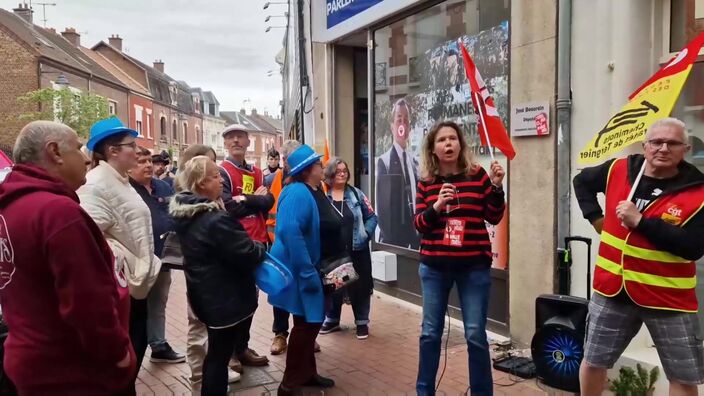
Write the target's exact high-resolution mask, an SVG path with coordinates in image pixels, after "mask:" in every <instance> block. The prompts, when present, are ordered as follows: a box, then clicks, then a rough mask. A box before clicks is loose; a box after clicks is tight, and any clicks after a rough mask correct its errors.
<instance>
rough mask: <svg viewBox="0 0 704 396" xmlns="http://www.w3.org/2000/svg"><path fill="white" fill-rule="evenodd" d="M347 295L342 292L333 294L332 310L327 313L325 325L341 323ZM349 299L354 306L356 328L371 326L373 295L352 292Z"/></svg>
mask: <svg viewBox="0 0 704 396" xmlns="http://www.w3.org/2000/svg"><path fill="white" fill-rule="evenodd" d="M345 293H346V291H344V290H341V291H339V292H335V293H333V294H332V304H331V306H330V309H328V310H326V311H325V323H328V324H330V323H334V324H339V323H340V316H341V314H342V304H343V300H344V297H345ZM349 297H350V303H351V305H352V312H353V313H354V324H355V325H356V326H361V325H367V324H369V310H370V306H371V298H372V295H371V294H369V293H368V292H366V293H364V292H358V291H357V290H350V291H349Z"/></svg>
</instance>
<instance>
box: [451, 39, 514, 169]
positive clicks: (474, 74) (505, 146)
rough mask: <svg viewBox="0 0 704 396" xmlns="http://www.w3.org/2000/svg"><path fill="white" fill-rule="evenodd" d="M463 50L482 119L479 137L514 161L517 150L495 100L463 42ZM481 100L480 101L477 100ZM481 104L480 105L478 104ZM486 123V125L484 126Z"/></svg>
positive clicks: (461, 45) (470, 83) (479, 120)
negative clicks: (497, 109)
mask: <svg viewBox="0 0 704 396" xmlns="http://www.w3.org/2000/svg"><path fill="white" fill-rule="evenodd" d="M459 44H460V48H461V49H462V58H464V71H465V73H467V79H468V80H469V86H470V88H471V89H472V104H473V105H474V111H475V112H476V113H477V115H479V112H480V111H481V114H482V115H483V118H484V120H483V121H482V119H481V118H482V117H479V118H478V119H477V131H478V132H479V137H480V138H481V139H482V145H484V146H489V142H487V135H488V136H489V140H491V146H493V147H496V148H498V149H499V150H501V152H502V153H504V155H506V157H508V159H510V160H511V159H513V158H514V157H515V156H516V150H514V148H513V144H511V139H510V138H509V137H508V133H507V132H506V127H504V123H503V122H501V117H500V116H499V112H498V111H496V107H495V106H494V99H493V98H492V97H491V96H490V95H489V90H488V89H487V88H486V84H484V80H482V76H481V75H480V74H479V70H477V67H476V66H475V65H474V62H472V58H471V57H470V56H469V53H468V52H467V49H466V48H465V47H464V44H463V43H462V42H460V43H459ZM476 99H479V100H476ZM477 102H479V103H477ZM484 123H486V125H484Z"/></svg>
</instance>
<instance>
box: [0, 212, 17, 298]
mask: <svg viewBox="0 0 704 396" xmlns="http://www.w3.org/2000/svg"><path fill="white" fill-rule="evenodd" d="M15 268H16V267H15V249H14V248H13V247H12V241H11V240H10V232H9V230H8V229H7V223H6V222H5V217H4V216H2V215H0V289H4V288H5V286H7V285H8V284H9V283H10V282H11V281H12V275H14V273H15Z"/></svg>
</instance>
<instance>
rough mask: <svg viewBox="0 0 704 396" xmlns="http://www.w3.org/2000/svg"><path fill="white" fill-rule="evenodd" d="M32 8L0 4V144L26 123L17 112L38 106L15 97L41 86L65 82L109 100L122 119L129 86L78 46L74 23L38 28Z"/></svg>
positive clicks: (126, 115) (125, 118)
mask: <svg viewBox="0 0 704 396" xmlns="http://www.w3.org/2000/svg"><path fill="white" fill-rule="evenodd" d="M32 13H33V11H32V10H31V9H29V8H28V7H27V6H26V5H20V6H19V7H18V8H16V9H14V13H11V12H9V11H6V10H3V9H0V69H2V70H3V73H2V75H0V91H1V92H2V95H0V125H2V126H3V128H2V129H0V144H2V145H5V146H9V145H12V144H14V141H15V138H16V136H17V133H18V132H19V130H20V129H21V128H22V126H24V124H25V123H26V121H23V120H20V119H19V116H20V115H21V114H22V113H26V112H30V111H37V110H38V108H37V107H35V106H34V105H32V106H30V105H26V106H21V105H20V104H18V102H17V98H18V97H19V96H22V95H24V94H26V93H27V92H30V91H34V90H37V89H43V88H58V87H60V86H66V85H67V87H68V89H71V90H74V91H76V92H80V91H87V92H92V93H94V94H97V95H100V96H102V97H105V98H106V99H108V101H110V102H111V103H113V104H114V105H113V106H111V107H110V110H111V112H112V114H114V115H116V116H117V117H119V118H120V119H121V120H122V121H123V122H124V123H127V122H128V119H129V112H128V108H127V105H126V104H127V102H128V92H129V89H128V88H127V87H126V86H125V85H124V84H123V83H122V82H121V81H120V80H118V79H117V78H115V77H114V76H113V75H112V74H111V73H109V72H108V71H106V70H105V69H104V68H103V67H101V66H100V65H99V64H98V63H96V62H95V61H94V60H93V59H92V58H91V57H88V56H86V55H85V54H84V53H83V52H82V51H81V50H80V49H79V46H80V35H79V34H78V33H76V32H75V30H74V29H67V30H66V31H65V32H64V35H63V36H62V35H60V34H57V33H56V32H55V31H53V30H50V29H43V28H41V27H39V26H36V25H34V24H33V19H32ZM57 82H61V83H62V84H61V85H59V84H57ZM66 83H67V84H66Z"/></svg>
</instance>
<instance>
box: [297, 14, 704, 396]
mask: <svg viewBox="0 0 704 396" xmlns="http://www.w3.org/2000/svg"><path fill="white" fill-rule="evenodd" d="M329 3H331V2H330V1H326V0H312V1H311V2H310V6H309V7H307V8H306V7H303V8H300V7H298V8H297V6H300V2H297V1H290V2H289V7H290V13H289V15H290V17H289V29H288V30H287V33H286V34H287V40H286V41H285V43H287V46H286V48H285V52H286V54H287V57H288V59H295V61H290V62H289V64H288V67H287V66H285V67H284V131H286V132H288V131H290V130H292V129H295V128H294V127H295V126H296V125H298V124H296V123H295V122H294V120H295V117H293V115H295V110H297V109H304V111H303V113H304V114H311V115H313V117H311V119H310V122H308V123H306V122H304V123H303V132H302V133H299V134H298V135H297V136H301V137H302V138H303V140H304V141H305V142H306V143H308V144H311V145H312V146H314V147H315V148H316V149H317V150H319V151H320V152H322V148H323V147H324V145H325V142H326V141H328V142H330V148H331V151H332V154H333V155H340V156H342V157H343V158H345V159H346V160H348V161H349V162H350V165H351V166H352V167H353V168H354V175H353V182H354V183H355V184H356V185H357V186H359V187H361V188H362V189H363V190H364V191H365V192H367V193H368V194H369V195H370V196H371V197H373V198H374V199H373V201H374V202H373V203H374V205H375V206H376V209H377V211H381V210H383V209H384V207H383V206H384V205H382V206H380V204H382V203H383V201H385V200H387V199H389V197H384V196H382V197H380V196H378V195H376V186H377V185H378V183H379V178H378V177H377V175H376V174H375V168H376V162H377V161H378V159H379V157H380V156H381V155H383V153H384V152H385V151H386V150H387V149H388V147H389V146H390V145H391V143H392V137H391V135H390V133H389V129H390V122H389V121H390V117H391V114H392V113H393V111H394V108H395V107H396V106H395V105H397V104H398V101H399V100H400V99H404V100H405V102H406V104H407V108H408V110H409V113H410V114H409V125H410V132H409V141H408V142H409V144H408V145H409V147H410V150H411V151H412V152H417V149H418V147H419V145H420V144H421V142H422V139H423V137H424V135H425V133H427V130H428V129H429V128H430V127H431V126H432V124H433V123H435V122H437V121H439V120H444V119H450V120H454V121H457V122H459V123H460V124H461V125H462V127H463V129H464V130H465V133H466V137H467V138H468V139H469V141H470V142H472V144H473V147H474V154H475V155H476V157H477V159H478V161H479V162H480V163H481V164H483V165H484V166H486V164H487V161H488V157H489V156H488V154H489V153H488V149H487V148H486V147H481V144H480V143H479V142H478V139H477V135H476V115H475V114H474V111H473V109H472V105H471V97H470V95H469V94H468V93H469V91H468V87H467V80H466V77H465V76H464V66H463V62H462V59H461V56H458V51H459V47H458V45H459V43H462V44H463V45H465V46H466V47H467V49H468V51H469V52H470V54H471V55H472V57H473V59H474V62H475V63H476V65H477V68H478V69H479V71H480V72H481V74H482V77H483V79H484V81H485V82H486V84H487V86H488V88H489V91H490V92H491V94H492V96H493V97H494V100H495V102H496V107H497V109H498V111H499V114H500V115H501V117H502V119H503V121H504V124H505V125H506V127H507V130H509V131H511V130H512V124H511V115H512V114H513V113H515V112H517V111H519V109H525V108H529V107H535V106H541V107H543V108H544V110H545V117H546V119H547V131H546V132H547V133H543V134H540V135H537V134H532V135H530V134H528V135H526V134H525V133H518V131H517V130H514V131H513V132H512V141H513V145H514V147H515V149H516V151H517V153H518V154H517V156H516V158H515V159H514V160H512V161H510V162H509V161H507V160H506V159H505V157H503V155H502V154H501V153H500V152H496V153H495V155H496V156H497V159H499V161H501V162H502V164H503V165H504V166H505V167H506V169H507V171H508V174H507V177H506V179H505V181H504V186H505V189H506V190H507V201H508V211H507V213H506V216H505V221H504V224H500V225H499V226H498V227H496V228H493V229H491V230H490V231H491V234H492V248H493V250H494V254H495V259H494V265H493V267H492V277H493V283H492V295H491V302H490V309H489V318H490V327H491V328H492V329H493V330H494V331H497V332H499V333H502V334H505V335H509V336H510V337H511V338H512V339H513V340H514V341H515V342H517V343H519V344H523V345H527V344H529V343H530V341H531V338H532V336H533V334H534V332H535V299H536V297H537V296H539V295H540V294H544V293H553V292H555V291H556V288H557V277H556V254H555V253H556V249H557V248H558V247H563V240H564V238H565V237H566V236H570V235H579V236H585V237H588V238H591V239H592V241H593V243H592V245H591V248H592V257H596V251H597V247H598V242H599V236H598V235H597V234H596V232H595V231H594V230H593V229H592V227H591V225H589V224H588V223H587V222H586V221H585V220H584V219H583V218H582V214H581V211H580V209H579V206H578V205H577V203H576V200H575V199H574V197H573V193H572V187H571V179H572V178H573V177H574V176H575V175H576V174H577V173H578V172H579V171H580V170H581V168H580V166H578V165H577V162H576V158H577V157H578V154H579V151H580V150H581V149H582V147H583V146H584V145H585V144H586V143H587V142H588V141H589V140H590V139H591V138H592V136H593V135H594V134H595V133H596V132H597V131H598V130H599V129H601V127H603V125H604V124H605V123H606V122H607V120H608V119H609V118H610V117H611V116H612V115H613V114H614V113H615V112H617V111H618V110H619V109H620V108H621V106H622V105H623V104H625V103H626V101H627V98H628V95H629V94H630V93H631V92H632V91H633V90H634V89H635V88H637V87H638V86H640V84H641V83H643V82H644V81H645V80H646V79H647V78H648V77H649V76H650V75H652V74H653V73H654V72H655V71H656V70H657V69H658V68H660V67H661V66H662V65H664V64H665V63H666V62H667V61H668V60H669V59H670V58H671V57H672V56H673V55H674V54H675V53H676V52H677V51H679V50H680V49H681V48H682V47H683V46H684V45H685V44H686V43H687V41H688V40H690V39H692V38H693V37H695V36H696V34H698V33H699V32H701V31H702V29H704V2H702V1H698V0H619V1H614V0H597V1H588V2H585V1H570V0H537V1H533V0H531V1H528V0H513V1H509V0H503V1H501V0H499V1H496V0H494V1H489V0H446V1H435V0H433V1H413V0H400V1H390V0H366V1H362V0H360V1H356V2H355V3H354V4H355V7H349V4H347V3H342V4H337V3H336V5H337V6H339V7H332V8H330V9H328V7H327V6H328V4H329ZM299 14H303V15H299ZM299 21H303V26H308V25H306V23H310V24H311V25H310V31H311V32H312V36H311V37H310V38H308V37H307V36H305V31H306V30H307V27H306V28H304V29H303V30H304V32H303V36H301V37H302V38H303V39H304V40H300V41H292V40H291V36H293V37H298V36H297V31H298V25H297V23H298V22H299ZM300 43H303V44H300ZM698 60H699V62H698V63H696V64H695V66H694V68H693V70H692V72H691V73H690V76H689V79H688V81H687V83H686V86H685V88H684V90H683V92H682V94H681V96H680V99H679V101H678V104H677V106H676V108H675V110H674V112H673V115H674V116H676V117H679V118H681V119H683V120H684V121H685V122H686V123H687V125H688V128H689V132H690V135H691V144H692V152H691V153H690V155H689V156H688V157H687V160H689V161H691V162H693V163H694V164H696V165H697V166H699V167H700V169H701V168H702V167H704V160H702V158H704V144H702V141H704V128H702V121H703V120H704V95H702V92H704V80H703V76H704V72H703V71H704V55H703V53H702V52H700V54H699V58H698ZM300 65H305V68H301V66H300ZM301 76H305V78H302V77H301ZM300 81H304V82H307V83H308V86H306V87H305V89H300V86H299V85H297V84H298V83H299V82H300ZM295 88H299V90H298V91H295ZM307 90H309V91H310V93H311V97H312V98H315V100H314V101H310V102H307V103H306V104H305V106H302V105H301V104H302V103H303V101H302V100H300V98H301V97H305V93H306V92H308V91H307ZM306 120H308V119H307V118H305V117H304V121H306ZM516 128H517V127H516ZM639 150H640V146H639V145H632V146H630V147H628V148H627V149H626V150H624V151H623V152H621V153H618V156H623V155H626V154H629V153H633V152H638V151H639ZM373 249H374V250H376V251H385V252H388V253H390V254H393V255H395V257H396V261H397V273H396V274H395V277H394V278H395V280H394V281H390V282H384V281H381V280H377V286H378V288H379V289H380V290H382V291H385V292H388V293H390V294H394V295H397V296H399V297H401V298H404V299H407V300H409V301H412V302H416V303H419V302H420V299H421V294H422V293H421V290H420V285H419V283H420V282H419V279H418V275H417V271H418V260H419V256H418V253H417V251H416V250H414V249H410V248H408V247H406V246H394V245H389V244H385V243H374V244H373ZM586 256H587V255H586V251H585V250H584V248H583V247H582V246H575V247H574V254H573V259H574V263H573V267H572V281H571V294H572V295H575V296H581V297H584V296H585V293H586V284H587V279H586V273H587V271H586V270H587V263H586ZM375 265H376V264H375ZM591 265H592V266H593V265H594V263H591ZM700 267H701V266H700ZM698 295H700V296H703V295H704V287H698ZM700 298H701V297H700ZM450 305H451V306H453V307H457V306H458V301H457V300H456V299H455V297H454V295H453V297H451V300H450ZM451 311H452V314H453V315H457V311H456V309H451ZM632 361H642V362H645V363H646V364H649V365H658V364H659V362H658V360H657V356H656V353H655V350H654V348H653V347H652V342H651V341H650V340H649V337H648V335H647V330H645V329H643V330H642V331H641V334H640V335H639V336H638V337H637V339H636V340H635V341H634V342H633V343H632V344H631V346H630V347H629V348H628V350H627V351H626V353H625V354H624V357H623V359H622V363H626V364H628V362H632ZM662 386H663V381H662V380H661V381H660V382H659V383H658V390H657V391H656V394H658V393H657V392H658V391H662V390H663V389H664V388H661V387H662Z"/></svg>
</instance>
